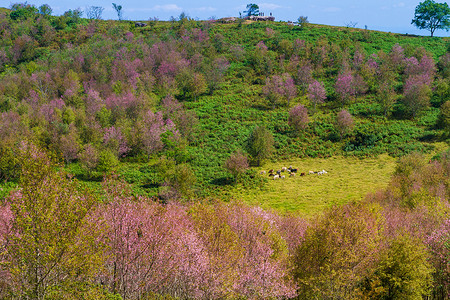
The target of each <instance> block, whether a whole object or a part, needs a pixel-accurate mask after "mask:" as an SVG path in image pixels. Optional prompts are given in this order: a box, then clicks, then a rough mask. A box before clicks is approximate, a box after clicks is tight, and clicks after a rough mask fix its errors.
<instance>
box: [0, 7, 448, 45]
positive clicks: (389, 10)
mask: <svg viewBox="0 0 450 300" xmlns="http://www.w3.org/2000/svg"><path fill="white" fill-rule="evenodd" d="M7 1H8V0H0V3H1V4H0V6H5V7H9V6H10V4H11V3H15V2H23V1H12V2H7ZM422 1H423V0H422ZM27 2H28V3H30V4H34V5H36V6H39V5H41V4H44V3H47V4H49V5H50V6H51V7H52V8H53V12H54V14H55V15H60V14H62V13H64V12H65V11H67V10H69V9H76V8H81V9H82V10H84V9H85V8H86V7H87V6H102V7H104V8H105V10H104V12H103V18H104V19H115V18H116V15H115V11H114V9H113V8H112V2H114V3H116V4H120V5H122V6H123V14H124V18H125V19H128V20H148V19H149V18H151V17H157V18H159V19H160V20H168V19H169V18H170V17H171V16H174V17H178V16H179V15H180V13H181V12H185V13H186V14H187V15H189V16H190V17H192V18H194V19H197V18H198V19H200V20H206V19H209V18H210V17H213V16H214V17H216V18H222V17H231V16H238V15H239V12H240V11H241V12H242V11H244V10H245V7H246V5H247V4H248V3H256V4H258V5H259V7H260V11H261V12H264V13H265V15H266V16H267V15H269V13H270V12H272V14H273V16H275V18H276V20H277V21H280V20H281V21H288V20H291V21H295V20H296V19H297V18H298V17H299V16H307V17H308V20H309V21H310V22H311V23H316V24H326V25H335V26H345V25H346V24H349V23H356V27H358V28H364V27H365V26H367V28H368V29H373V30H381V31H388V32H389V31H390V32H397V33H409V34H419V35H429V32H428V31H426V30H418V29H417V28H415V27H414V26H413V25H411V19H412V18H413V17H414V9H415V7H416V6H417V5H418V4H419V2H420V0H417V1H416V0H339V1H337V0H314V1H300V0H296V1H295V0H294V1H292V0H291V1H275V0H272V1H271V0H267V1H261V2H257V1H247V2H246V1H238V0H226V1H207V0H190V1H179V0H167V1H158V0H156V1H142V0H112V1H111V0H108V1H105V0H77V1H65V0H28V1H27ZM436 2H444V1H436ZM3 3H5V4H3ZM436 35H437V36H450V32H447V31H445V30H438V31H436Z"/></svg>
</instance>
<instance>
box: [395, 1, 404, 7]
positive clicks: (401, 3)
mask: <svg viewBox="0 0 450 300" xmlns="http://www.w3.org/2000/svg"><path fill="white" fill-rule="evenodd" d="M405 6H406V5H405V2H400V3H397V4H394V7H405Z"/></svg>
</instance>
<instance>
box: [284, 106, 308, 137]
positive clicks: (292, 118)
mask: <svg viewBox="0 0 450 300" xmlns="http://www.w3.org/2000/svg"><path fill="white" fill-rule="evenodd" d="M288 122H289V125H290V126H292V127H293V128H294V129H295V131H296V133H297V134H299V133H300V132H301V131H303V130H305V129H306V128H307V126H308V123H309V118H308V109H307V108H306V107H305V106H303V105H297V106H295V107H293V108H292V109H291V110H290V111H289V119H288Z"/></svg>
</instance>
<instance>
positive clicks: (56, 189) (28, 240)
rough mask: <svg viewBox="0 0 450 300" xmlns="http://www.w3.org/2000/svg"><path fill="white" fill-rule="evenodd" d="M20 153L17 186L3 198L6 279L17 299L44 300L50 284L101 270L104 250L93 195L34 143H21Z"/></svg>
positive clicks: (84, 278) (86, 277) (72, 280)
mask: <svg viewBox="0 0 450 300" xmlns="http://www.w3.org/2000/svg"><path fill="white" fill-rule="evenodd" d="M19 152H20V154H19V156H20V157H21V161H22V172H21V178H20V186H21V189H20V190H18V191H16V192H14V193H12V194H11V196H10V197H9V198H8V199H7V203H9V204H10V207H11V212H12V214H13V218H14V220H13V223H12V224H13V231H12V234H11V236H10V242H9V245H8V249H7V253H9V254H8V255H9V264H8V265H7V266H8V269H9V271H10V276H11V279H10V283H9V284H10V285H11V286H12V289H13V290H15V291H16V292H17V294H16V296H17V298H29V299H44V295H45V294H46V292H47V291H48V290H49V289H50V288H51V287H52V286H54V287H55V286H59V287H63V286H64V285H65V284H70V283H75V282H77V281H78V282H87V281H88V280H90V279H92V278H93V276H94V274H95V273H97V272H98V270H99V269H100V266H101V264H102V263H103V261H102V252H103V250H104V249H103V243H101V242H98V241H97V238H98V237H99V234H100V231H99V229H98V227H97V226H96V225H95V222H96V221H95V220H94V219H95V218H94V219H93V218H92V215H91V211H92V210H93V208H94V207H95V202H96V199H95V198H94V197H92V196H90V195H88V194H86V193H82V192H80V190H79V187H78V186H77V184H76V182H75V181H71V180H68V179H67V175H66V174H64V173H62V172H59V171H56V170H55V165H54V163H53V162H52V161H51V160H50V159H49V158H48V157H47V155H46V154H45V153H43V152H42V151H41V150H39V149H38V148H37V147H36V146H34V145H32V144H30V143H22V145H21V149H20V151H19Z"/></svg>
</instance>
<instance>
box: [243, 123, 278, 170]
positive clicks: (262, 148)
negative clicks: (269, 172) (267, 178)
mask: <svg viewBox="0 0 450 300" xmlns="http://www.w3.org/2000/svg"><path fill="white" fill-rule="evenodd" d="M273 143H274V140H273V135H272V133H271V132H270V131H269V130H267V129H266V128H265V127H264V126H256V127H255V129H253V131H252V133H251V134H250V137H249V139H248V144H247V148H248V153H249V154H250V155H251V156H252V158H253V159H254V160H255V163H256V165H257V166H260V165H261V162H262V161H263V160H264V159H266V158H268V157H269V156H270V154H271V153H272V151H273Z"/></svg>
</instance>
